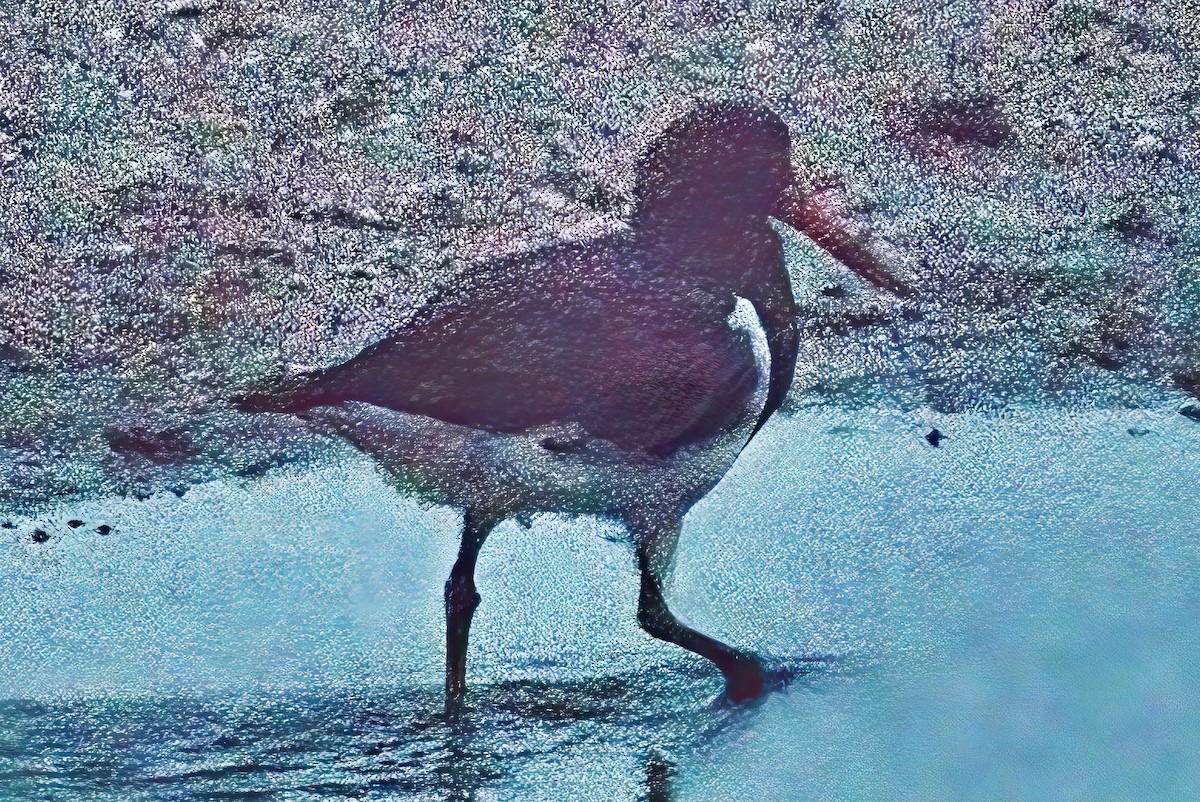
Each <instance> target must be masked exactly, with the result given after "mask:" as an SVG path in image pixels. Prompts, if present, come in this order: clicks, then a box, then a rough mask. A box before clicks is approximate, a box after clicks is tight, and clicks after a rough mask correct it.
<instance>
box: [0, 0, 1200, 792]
mask: <svg viewBox="0 0 1200 802" xmlns="http://www.w3.org/2000/svg"><path fill="white" fill-rule="evenodd" d="M444 5H445V6H450V5H451V4H449V3H446V4H444ZM1198 21H1200V9H1198V8H1196V7H1195V6H1194V5H1190V4H1188V3H1187V2H1159V3H1145V4H1135V3H986V2H957V3H954V2H950V3H943V4H932V3H927V4H924V5H922V6H920V7H917V4H913V3H903V4H902V3H869V2H856V1H854V0H848V2H844V3H840V4H837V3H829V2H824V3H819V2H807V3H795V4H792V5H790V6H789V5H785V4H747V5H734V4H721V5H719V6H715V7H714V6H712V5H708V4H702V3H685V2H672V3H660V4H634V3H629V4H627V5H620V4H616V3H609V4H601V3H587V4H583V3H581V4H578V6H577V7H570V5H569V4H567V3H556V4H544V5H539V4H535V3H510V2H493V3H455V4H453V8H452V9H450V8H445V7H441V6H437V5H433V4H427V3H419V2H413V3H408V4H402V3H395V4H374V3H372V4H367V3H358V4H355V3H340V2H327V3H315V2H305V0H291V1H290V2H287V3H282V2H280V3H272V2H261V3H252V2H218V0H210V1H209V2H189V0H183V2H169V3H163V2H111V3H88V4H84V3H78V2H52V1H51V2H47V1H46V0H41V1H39V2H34V1H32V0H30V1H29V2H25V1H24V0H0V511H2V512H3V515H0V524H3V525H4V527H5V528H2V529H0V699H4V700H9V701H0V797H3V798H4V799H14V800H18V799H21V800H23V799H37V800H43V799H54V800H59V799H88V800H95V799H105V800H114V802H117V801H119V802H127V800H139V799H144V800H161V799H192V798H197V797H200V796H206V797H207V798H213V799H234V798H242V799H244V798H266V799H286V800H310V799H350V798H353V799H364V798H365V799H430V800H434V799H436V800H445V799H472V798H473V799H478V800H497V799H512V800H520V801H521V802H528V800H534V799H546V800H561V799H567V798H570V799H585V800H592V799H596V800H622V801H624V800H629V799H638V798H641V799H646V800H651V801H652V802H664V800H667V799H672V800H676V801H677V802H682V800H697V802H701V801H707V800H712V799H728V800H796V799H831V800H845V799H863V800H873V799H948V800H949V799H954V800H959V799H972V798H976V799H996V798H1004V799H1030V800H1043V799H1088V800H1092V799H1129V798H1149V799H1153V798H1160V799H1172V798H1186V797H1187V796H1188V795H1190V794H1193V793H1194V789H1195V788H1196V787H1198V786H1200V762H1198V759H1197V756H1198V755H1200V697H1198V696H1197V694H1196V688H1197V687H1200V645H1198V644H1200V641H1197V639H1196V637H1195V629H1196V621H1197V620H1198V619H1200V530H1198V528H1197V521H1198V520H1200V505H1198V503H1197V501H1196V492H1195V487H1196V481H1195V477H1196V476H1197V473H1198V472H1200V462H1198V460H1200V448H1198V446H1200V424H1197V423H1195V422H1194V421H1192V420H1189V419H1188V418H1187V417H1184V416H1181V415H1178V414H1176V411H1177V410H1178V409H1179V408H1180V405H1181V404H1184V403H1186V402H1187V395H1188V393H1192V394H1194V393H1195V392H1196V381H1197V371H1198V370H1200V337H1198V333H1197V332H1198V329H1197V324H1198V323H1200V267H1198V262H1197V246H1198V244H1200V240H1198V235H1200V227H1198V224H1200V208H1198V207H1197V200H1198V197H1200V196H1198V193H1197V187H1196V178H1195V173H1196V166H1197V159H1198V156H1200V143H1198V142H1197V122H1198V116H1200V112H1198V110H1197V102H1198V100H1200V85H1198V79H1197V77H1196V76H1197V75H1198V74H1200V73H1198V69H1197V68H1198V67H1200V64H1198V62H1200V41H1198V40H1200V25H1198V24H1197V23H1198ZM731 96H732V97H751V98H755V99H758V100H760V101H762V102H765V103H767V104H769V105H771V106H772V107H773V108H774V109H776V110H777V111H778V112H779V113H780V114H782V115H783V116H784V117H785V118H786V119H787V121H788V122H789V124H790V125H791V126H792V128H793V130H794V132H795V133H796V154H795V157H796V160H797V161H798V162H800V163H802V164H804V165H805V169H806V170H807V171H808V173H809V175H810V176H811V177H812V180H813V181H815V182H821V183H823V184H828V185H830V186H833V187H835V188H836V189H837V190H838V191H839V192H840V193H841V194H842V196H843V197H844V199H845V202H846V204H847V207H848V208H849V209H850V210H851V211H852V214H853V216H854V217H855V218H856V219H858V220H859V221H860V222H861V223H862V224H864V225H866V226H869V227H870V228H872V229H873V230H874V231H875V232H876V234H877V235H878V236H879V237H880V242H881V245H886V246H887V249H888V251H889V252H890V254H891V258H892V259H894V260H895V262H896V263H897V264H898V265H901V266H903V267H904V268H905V269H907V270H910V271H912V273H913V274H914V275H916V276H917V277H918V278H919V284H920V286H921V288H922V291H921V293H920V294H919V295H918V296H917V297H916V298H914V299H912V300H911V301H905V302H899V301H895V300H888V299H882V298H879V297H877V296H875V295H874V294H873V293H871V292H870V291H869V290H867V289H866V288H864V287H862V286H861V285H860V284H858V283H857V282H856V281H855V280H854V279H853V278H851V277H850V276H849V275H848V274H846V273H845V272H844V271H843V270H841V269H840V268H838V267H837V266H836V265H834V264H833V263H832V262H831V261H830V260H828V259H827V258H826V257H825V256H823V255H822V254H821V253H819V252H818V251H817V250H816V249H815V248H813V247H812V246H811V245H810V244H808V243H806V242H804V241H802V240H800V239H798V238H795V237H791V238H789V239H788V243H787V244H788V253H789V267H790V268H791V269H792V272H793V277H794V279H795V283H796V288H797V293H798V295H799V296H800V301H801V305H802V308H803V316H802V319H801V325H802V327H803V330H804V332H805V335H804V339H803V342H802V352H801V365H800V368H799V370H798V371H797V376H796V386H795V388H794V392H793V396H792V399H791V407H792V409H791V412H792V413H793V415H792V417H791V418H790V419H780V420H774V421H772V423H771V424H770V425H769V426H768V427H767V428H766V429H764V431H763V432H762V434H761V436H760V437H759V438H757V439H756V440H755V442H754V444H753V445H752V446H751V448H750V449H748V450H747V452H746V453H745V455H744V456H743V458H742V459H741V460H740V461H739V462H738V464H737V465H736V466H735V468H734V469H733V471H732V472H731V473H730V475H729V476H728V477H727V478H726V479H725V480H724V481H723V482H722V484H721V485H719V486H718V488H717V489H716V490H715V491H714V492H713V493H712V494H711V495H710V496H709V497H708V498H706V499H705V500H704V501H703V502H702V503H701V504H700V505H698V506H697V508H696V509H695V511H694V512H693V513H692V514H691V515H690V516H689V517H688V520H687V523H686V526H685V533H684V538H683V541H682V546H681V552H680V557H679V565H678V567H677V570H676V580H675V583H674V585H673V587H672V589H671V599H672V604H674V605H675V606H676V608H677V610H678V611H679V612H680V613H681V615H682V616H683V617H684V618H686V619H688V620H690V621H691V622H693V623H694V624H696V625H697V626H699V627H702V628H705V629H706V630H708V631H711V632H713V633H715V634H718V635H720V636H723V637H726V638H728V639H730V640H731V641H735V642H737V643H738V644H740V645H745V646H748V647H753V648H756V649H760V650H762V651H763V652H765V653H766V654H768V655H771V656H774V657H778V658H782V659H797V658H803V657H812V656H832V657H833V658H835V660H834V661H833V662H831V663H828V664H824V663H821V664H818V667H817V669H816V670H815V671H814V673H812V674H810V675H808V676H805V677H803V678H801V680H800V681H799V682H798V683H797V684H796V685H795V686H794V687H793V688H792V689H791V690H790V691H789V692H787V693H786V694H776V695H773V696H771V697H769V698H767V699H766V700H765V701H764V702H763V703H762V704H761V705H759V706H757V707H752V708H749V709H743V710H738V711H730V710H728V709H719V708H718V709H714V708H711V707H710V706H709V703H710V701H711V700H712V699H713V697H714V696H715V695H716V694H717V692H718V691H719V689H720V681H719V678H718V677H715V676H714V675H713V673H712V672H711V670H709V669H708V668H707V667H706V666H704V665H703V664H701V663H700V662H699V661H697V660H694V659H693V658H691V657H690V656H688V655H686V654H684V653H683V652H681V651H680V650H677V649H673V648H671V647H668V646H665V645H663V644H660V643H657V642H653V641H651V640H650V639H649V638H648V637H647V636H645V635H644V634H643V633H641V632H640V631H639V630H638V629H637V627H636V621H635V606H636V598H635V597H636V580H635V573H634V570H633V560H632V558H631V556H630V554H629V553H628V549H627V547H626V546H623V545H620V544H617V543H610V542H608V540H607V539H608V538H615V537H616V535H617V533H616V532H615V531H614V530H613V529H612V528H611V527H608V526H605V525H601V524H598V523H596V522H594V521H590V520H578V521H571V522H568V521H563V520H558V519H543V520H539V521H537V522H535V523H534V525H533V526H532V528H528V529H527V528H522V527H520V526H518V525H516V524H515V523H509V524H505V525H504V526H503V527H501V528H500V529H499V530H498V531H497V533H496V535H495V536H494V537H493V538H492V540H491V541H490V542H489V544H488V548H487V549H485V550H484V552H483V554H482V556H481V562H480V568H479V584H480V589H481V592H482V593H483V596H484V604H483V607H482V608H481V610H480V613H479V616H478V617H477V623H476V627H475V631H474V641H473V644H472V652H471V660H472V662H471V665H470V675H469V681H470V684H471V688H472V697H471V699H472V703H473V704H474V705H475V709H474V713H473V716H472V719H471V722H470V725H469V726H466V727H454V726H451V725H449V724H448V723H447V722H446V721H444V720H442V719H440V718H439V717H438V716H436V715H435V714H433V713H431V711H435V710H436V709H437V707H438V705H439V703H440V697H439V692H440V689H439V682H440V672H441V660H442V651H441V650H442V642H441V638H442V632H441V627H442V621H441V607H440V605H441V584H442V582H443V581H444V578H445V575H446V572H447V570H448V568H449V565H450V563H451V562H452V560H453V552H454V544H455V530H456V527H457V525H458V521H457V519H456V516H454V515H453V514H452V513H450V512H448V511H445V510H441V511H429V510H423V509H421V508H419V507H418V506H417V504H416V503H414V502H413V501H411V500H407V499H402V498H399V497H398V496H397V495H396V494H395V493H393V492H392V491H391V490H390V489H389V488H388V487H387V486H386V485H385V484H384V483H383V482H382V481H381V479H380V477H379V475H378V473H377V472H375V471H374V470H373V468H372V467H371V465H370V464H369V463H368V462H367V461H366V460H365V459H364V458H362V457H361V455H358V454H357V453H355V452H353V451H352V450H350V449H349V448H348V447H346V446H344V445H338V444H336V443H319V442H313V441H312V440H311V439H309V438H306V437H304V436H303V433H302V432H300V431H298V430H296V429H295V428H294V427H292V426H289V425H288V424H287V423H286V422H281V421H273V420H270V419H269V418H271V417H273V416H258V417H254V418H251V419H249V420H247V419H246V417H245V416H235V415H233V414H232V413H230V412H229V411H228V410H227V408H226V407H225V399H226V398H228V396H229V395H230V394H231V393H233V392H235V391H236V390H239V389H241V388H244V387H246V386H250V385H253V384H254V383H255V382H259V381H263V380H266V379H269V378H272V377H275V376H278V375H280V374H283V373H287V372H289V371H293V370H296V369H299V368H301V367H304V366H312V365H327V364H331V363H334V362H336V361H338V360H340V359H343V358H345V357H347V356H348V355H350V354H352V353H354V352H355V351H356V349H358V348H360V347H362V346H363V345H365V344H367V343H369V342H371V341H373V340H375V339H377V338H379V337H381V336H383V335H384V334H386V333H387V332H388V331H389V330H391V329H392V328H393V327H395V326H396V325H398V324H399V323H400V322H401V321H403V320H404V319H405V316H406V315H407V314H408V313H409V312H410V310H411V309H412V308H413V306H414V305H415V304H417V303H419V301H420V299H421V298H423V297H425V296H426V295H428V294H429V293H430V292H432V291H435V290H436V288H437V287H438V286H439V285H441V284H443V283H445V282H449V281H453V280H454V275H455V271H456V270H458V269H459V268H460V267H461V265H462V264H463V263H465V262H467V261H470V260H472V259H476V258H486V257H488V256H490V255H494V254H496V253H499V252H506V251H510V250H514V249H520V248H524V247H528V246H530V245H534V244H537V243H541V242H545V241H548V240H551V239H555V238H559V237H565V236H574V237H578V236H586V235H587V234H588V232H595V231H602V230H606V229H607V228H609V227H612V226H616V225H619V224H620V221H621V219H622V217H623V215H625V214H626V213H627V212H628V210H629V207H630V203H631V198H630V192H631V189H632V185H633V175H632V173H631V167H632V164H633V163H634V160H635V158H636V156H637V154H638V153H639V151H640V150H641V149H642V148H643V147H644V145H645V143H646V141H647V138H648V137H649V136H652V134H653V132H654V131H655V130H657V129H658V128H661V126H662V125H663V124H664V123H665V122H666V121H668V120H670V119H672V118H673V117H674V116H675V115H676V114H678V113H679V112H680V111H681V110H682V109H684V108H686V107H687V105H688V104H689V103H690V102H692V101H693V100H694V99H696V98H726V97H731ZM932 426H937V427H938V428H939V429H940V430H942V431H943V432H945V433H946V434H947V435H948V439H947V440H946V441H944V442H943V443H942V445H941V446H940V447H938V448H933V447H931V446H930V445H928V444H927V442H926V441H925V439H924V437H923V435H924V434H926V433H927V432H928V431H929V429H930V427H932ZM214 479H216V480H221V481H211V480H214ZM76 522H78V525H77V526H76V525H74V524H75V523H76ZM14 700H25V701H14Z"/></svg>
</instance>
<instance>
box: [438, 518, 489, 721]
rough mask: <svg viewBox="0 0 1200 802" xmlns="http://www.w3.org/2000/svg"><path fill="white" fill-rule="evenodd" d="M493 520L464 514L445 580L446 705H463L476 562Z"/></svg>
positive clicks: (476, 599) (475, 602)
mask: <svg viewBox="0 0 1200 802" xmlns="http://www.w3.org/2000/svg"><path fill="white" fill-rule="evenodd" d="M497 523H498V521H496V520H495V519H494V518H492V517H489V516H486V515H480V514H478V513H477V512H475V511H474V510H471V509H468V510H466V512H464V513H463V532H462V542H461V544H460V545H459V549H458V559H457V560H455V561H454V568H452V569H451V570H450V578H449V579H447V580H446V705H447V707H455V706H457V705H459V704H460V703H461V702H462V698H463V695H464V694H465V693H466V690H467V638H468V637H469V635H470V631H471V619H472V618H473V617H474V615H475V608H476V607H478V606H479V593H478V592H476V590H475V561H476V560H477V559H478V557H479V549H480V548H482V547H483V541H484V540H486V539H487V536H488V534H489V533H490V532H491V531H492V529H493V528H494V527H495V526H496V524H497Z"/></svg>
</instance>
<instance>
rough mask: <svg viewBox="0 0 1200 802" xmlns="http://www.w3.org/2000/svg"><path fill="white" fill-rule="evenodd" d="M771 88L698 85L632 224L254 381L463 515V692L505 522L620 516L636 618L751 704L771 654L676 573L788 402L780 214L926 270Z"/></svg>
mask: <svg viewBox="0 0 1200 802" xmlns="http://www.w3.org/2000/svg"><path fill="white" fill-rule="evenodd" d="M791 147H792V142H791V132H790V130H789V128H788V126H787V124H786V123H785V122H784V120H783V119H782V118H781V117H780V115H779V114H777V113H776V112H775V111H773V110H771V109H770V108H768V107H767V106H765V105H763V104H760V103H757V102H744V101H719V102H706V103H697V104H695V105H694V107H693V108H692V109H691V110H690V111H689V112H687V113H685V114H683V115H681V116H679V117H678V118H676V119H675V120H674V121H672V122H670V123H669V124H668V125H666V127H665V128H664V129H663V130H662V131H660V132H659V134H658V135H657V136H656V137H653V138H652V139H651V141H650V144H649V146H648V147H647V148H646V149H645V151H644V152H643V153H642V154H641V156H640V157H639V158H638V159H637V161H636V165H635V169H636V171H637V176H636V185H635V189H634V207H635V208H634V210H633V213H632V215H631V217H630V219H629V221H628V224H627V225H625V226H624V227H623V228H622V229H621V230H619V231H617V232H615V233H613V232H610V233H608V234H605V235H603V236H598V237H596V238H594V239H585V240H576V241H561V242H554V243H551V244H550V245H547V246H544V247H542V248H539V249H535V250H532V251H529V252H525V253H518V254H511V255H507V256H501V257H498V258H493V259H490V260H482V261H480V262H478V263H475V264H473V265H471V266H470V267H469V268H467V269H466V270H464V271H463V273H462V275H461V276H459V277H457V278H456V280H455V281H453V282H449V283H448V284H447V285H446V286H445V287H444V288H443V290H442V291H440V292H438V293H435V294H434V296H433V297H432V298H430V299H429V300H428V301H427V302H425V303H424V304H423V305H422V306H421V307H420V308H418V309H417V310H416V311H415V312H414V313H413V314H412V315H411V316H410V317H409V318H408V320H407V321H406V322H405V323H404V324H403V325H402V327H401V328H400V329H399V330H398V331H396V332H395V333H393V334H392V335H391V336H389V337H387V338H386V339H384V340H382V341H380V342H377V343H375V344H374V345H371V346H369V347H367V348H366V349H365V350H363V351H362V352H361V353H359V354H358V355H357V356H355V357H353V358H351V359H349V360H348V361H346V362H344V363H341V364H338V365H335V366H333V367H330V368H328V369H325V370H320V371H315V372H311V373H307V374H302V375H299V376H295V377H291V378H288V379H285V380H281V381H278V382H277V383H276V384H274V385H273V386H268V387H267V388H266V389H258V390H254V391H252V392H249V393H246V394H244V395H242V396H240V397H238V398H237V399H235V402H234V404H235V406H236V408H237V409H239V410H241V411H242V412H246V413H256V414H257V413H276V414H289V415H297V416H300V417H302V418H304V419H305V420H306V421H308V422H309V424H310V425H312V426H314V427H316V428H317V429H320V430H323V431H326V432H329V433H333V434H337V435H339V436H341V437H344V438H345V439H346V440H348V441H349V442H350V443H351V444H352V445H353V446H355V447H356V448H358V449H359V450H361V451H362V452H363V453H365V454H367V455H368V456H370V457H372V458H373V459H374V460H375V462H376V463H377V464H378V465H379V466H380V468H381V469H382V472H383V473H384V475H385V477H386V478H387V479H389V481H390V482H391V483H392V484H393V485H394V486H395V487H396V488H397V489H399V490H400V491H402V492H413V493H417V494H418V495H421V496H423V497H424V498H427V499H430V500H432V501H434V502H436V503H439V504H445V505H448V506H451V507H454V508H457V509H459V510H461V511H462V520H463V524H462V532H461V539H460V543H459V549H458V553H457V557H456V560H455V562H454V565H453V567H452V569H451V571H450V576H449V578H448V579H447V580H446V584H445V592H444V604H445V616H446V667H445V694H446V703H447V706H448V707H451V706H457V705H461V704H462V703H463V699H464V697H465V694H466V664H467V644H468V639H469V631H470V627H471V622H472V620H473V616H474V614H475V611H476V609H477V607H478V606H479V604H480V601H481V597H480V594H479V593H478V590H477V588H476V585H475V578H474V574H475V566H476V561H477V558H478V555H479V553H480V549H481V548H482V547H483V545H484V542H485V541H486V539H487V537H488V535H489V533H490V532H491V531H492V530H493V529H494V528H495V527H496V526H497V525H498V524H500V523H501V522H503V521H506V520H510V519H514V518H515V519H518V520H527V519H528V516H532V515H535V514H541V513H558V514H565V515H568V516H583V515H590V516H596V517H598V518H601V519H605V520H609V521H612V522H615V523H617V524H619V525H622V526H623V527H624V528H625V530H626V531H627V533H628V535H629V538H630V540H631V542H632V544H633V547H634V551H635V552H636V557H637V567H638V572H639V577H640V589H639V595H638V607H637V622H638V624H639V626H640V627H641V628H642V629H643V630H644V631H645V632H646V633H648V634H649V635H651V636H653V637H654V638H657V639H660V640H663V641H667V642H669V643H672V644H675V645H677V646H680V647H682V648H684V649H686V650H689V651H691V652H694V653H696V654H698V655H700V656H702V657H704V658H706V659H707V660H708V661H710V662H711V663H712V664H714V666H715V667H716V669H717V670H718V671H719V672H720V673H721V675H722V676H723V678H724V681H725V691H724V694H725V696H726V697H727V698H728V699H729V700H730V701H732V702H735V703H736V702H744V701H746V700H750V699H754V698H757V697H759V696H761V695H762V694H763V693H764V691H765V690H766V689H767V688H768V687H769V683H768V679H769V678H768V672H767V670H766V669H765V668H764V665H765V663H764V661H763V660H762V659H761V658H760V657H758V656H757V655H756V654H755V653H753V652H751V651H749V650H745V649H741V648H737V647H734V646H731V645H728V644H726V643H723V642H721V641H719V640H716V639H715V638H712V637H710V636H708V635H706V634H703V633H701V632H699V631H697V630H696V629H693V628H692V627H690V626H688V625H687V624H685V623H683V622H682V621H680V620H679V619H678V618H677V617H676V616H675V614H674V613H673V612H672V611H671V609H670V608H669V607H668V605H667V602H666V597H665V590H664V584H665V582H666V580H667V578H668V576H669V574H670V569H671V563H672V559H673V555H674V552H675V550H676V546H677V544H678V541H679V537H680V533H681V530H682V525H683V520H684V517H685V515H686V514H687V512H688V510H689V509H690V508H691V507H692V506H693V505H694V504H695V503H696V502H697V501H699V500H700V499H701V498H703V497H704V496H705V495H706V494H707V493H708V492H709V491H710V490H711V489H712V488H713V487H714V486H715V485H716V484H717V483H718V481H719V480H720V479H721V478H722V477H723V476H724V475H725V473H726V472H727V471H728V470H729V468H730V467H731V466H732V465H733V463H734V461H735V460H736V459H737V457H738V455H739V454H740V453H741V451H742V449H744V448H745V447H746V445H747V444H748V443H749V442H750V441H751V439H752V438H753V437H754V436H755V435H756V434H757V433H758V432H759V431H760V430H761V428H762V427H763V426H764V425H765V424H766V422H767V421H768V419H769V418H770V417H771V416H772V414H773V413H775V412H776V411H777V410H778V409H779V408H780V407H781V405H782V404H783V402H784V400H785V397H786V395H787V392H788V389H789V387H790V385H791V383H792V379H793V373H794V370H795V365H796V360H797V353H798V346H799V341H798V337H799V334H798V332H799V326H798V311H797V303H796V300H795V296H794V294H793V289H792V285H791V281H790V278H789V275H788V270H787V266H786V264H785V260H784V250H783V241H782V238H781V236H780V234H779V233H778V232H777V231H776V230H775V229H774V228H773V227H772V225H771V223H770V220H771V218H775V219H776V220H778V221H780V222H782V223H783V224H785V225H788V226H791V227H792V228H793V229H796V230H798V231H799V232H801V233H802V234H805V235H807V236H808V237H809V238H811V239H812V240H813V241H815V242H816V243H817V244H818V245H820V246H821V247H823V248H824V249H825V250H827V251H828V252H829V253H830V254H832V255H833V256H834V257H835V258H836V259H838V260H840V261H841V262H843V263H844V264H845V265H846V266H848V267H849V268H850V269H852V270H853V271H855V272H856V273H858V274H859V275H860V276H862V277H863V278H864V279H866V280H868V281H869V282H871V283H872V284H874V285H876V286H877V287H879V288H881V289H884V290H887V291H891V292H897V293H899V292H901V291H904V290H906V289H907V288H906V286H905V285H904V284H903V282H901V281H900V280H898V279H896V278H895V277H894V276H892V275H891V274H890V273H889V271H888V270H887V269H885V267H884V266H883V264H882V262H881V261H880V260H879V259H878V258H877V257H876V256H875V255H874V252H873V250H872V247H871V244H870V243H869V242H868V241H867V240H866V239H864V237H863V236H861V235H860V234H859V233H858V232H856V231H855V230H854V229H853V227H852V226H851V225H849V223H848V221H847V220H846V219H845V218H844V217H841V216H839V213H838V211H837V210H836V209H835V208H833V207H832V206H831V204H830V203H829V202H828V200H826V199H824V198H823V197H822V196H821V194H820V193H819V192H805V191H804V190H803V187H804V186H805V182H804V181H802V180H801V179H800V177H799V175H798V173H797V171H796V169H795V168H794V167H793V164H792V159H791Z"/></svg>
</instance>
